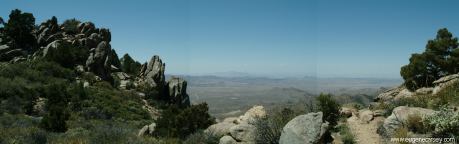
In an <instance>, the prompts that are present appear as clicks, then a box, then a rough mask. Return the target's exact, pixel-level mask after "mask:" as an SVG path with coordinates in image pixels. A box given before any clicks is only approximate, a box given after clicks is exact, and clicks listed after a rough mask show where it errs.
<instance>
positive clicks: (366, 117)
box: [359, 109, 374, 123]
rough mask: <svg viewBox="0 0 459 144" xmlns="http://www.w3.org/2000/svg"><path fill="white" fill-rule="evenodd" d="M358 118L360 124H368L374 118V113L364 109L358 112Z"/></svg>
mask: <svg viewBox="0 0 459 144" xmlns="http://www.w3.org/2000/svg"><path fill="white" fill-rule="evenodd" d="M359 118H360V120H361V121H362V122H365V123H369V122H370V121H371V120H373V118H374V113H373V111H371V110H368V109H365V110H360V111H359Z"/></svg>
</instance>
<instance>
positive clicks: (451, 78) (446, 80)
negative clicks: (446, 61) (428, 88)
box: [432, 74, 459, 94]
mask: <svg viewBox="0 0 459 144" xmlns="http://www.w3.org/2000/svg"><path fill="white" fill-rule="evenodd" d="M458 81H459V74H452V75H448V76H444V77H442V78H440V79H438V80H436V81H434V82H433V84H434V85H435V87H434V88H433V90H432V91H433V92H432V93H433V94H437V93H438V92H440V91H441V90H443V89H444V88H446V87H449V86H451V85H452V84H454V83H457V82H458Z"/></svg>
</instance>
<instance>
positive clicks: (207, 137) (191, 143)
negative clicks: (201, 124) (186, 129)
mask: <svg viewBox="0 0 459 144" xmlns="http://www.w3.org/2000/svg"><path fill="white" fill-rule="evenodd" d="M219 142H220V137H217V136H215V135H213V134H211V133H206V132H204V131H202V130H200V131H197V132H195V133H193V134H191V135H189V136H188V137H187V138H186V140H185V141H183V143H184V144H218V143H219Z"/></svg>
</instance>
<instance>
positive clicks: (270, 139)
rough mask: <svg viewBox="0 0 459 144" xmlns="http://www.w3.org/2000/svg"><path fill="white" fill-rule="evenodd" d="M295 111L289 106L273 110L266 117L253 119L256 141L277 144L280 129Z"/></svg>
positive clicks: (262, 143) (294, 114)
mask: <svg viewBox="0 0 459 144" xmlns="http://www.w3.org/2000/svg"><path fill="white" fill-rule="evenodd" d="M296 115H298V114H297V113H295V112H294V111H293V110H291V109H289V108H284V109H282V110H273V111H272V112H270V113H269V115H267V116H266V117H263V118H258V119H257V120H256V121H255V127H256V129H257V135H256V138H255V139H256V142H257V143H260V144H278V143H279V138H280V135H281V133H282V129H283V128H284V126H285V124H287V123H288V122H289V121H290V120H291V119H293V118H294V117H295V116H296Z"/></svg>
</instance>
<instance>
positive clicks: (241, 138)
mask: <svg viewBox="0 0 459 144" xmlns="http://www.w3.org/2000/svg"><path fill="white" fill-rule="evenodd" d="M265 116H266V111H265V109H264V107H263V106H254V107H252V108H251V109H249V110H248V111H247V112H246V113H245V114H244V115H242V116H239V117H230V118H226V119H225V120H223V121H222V122H219V123H217V124H214V125H211V126H210V127H209V128H207V129H206V130H205V132H206V133H208V134H212V135H214V136H222V135H226V136H223V137H222V138H221V139H220V144H255V143H256V139H255V138H256V127H255V125H254V124H253V122H255V120H256V118H259V117H260V118H261V117H265Z"/></svg>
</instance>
